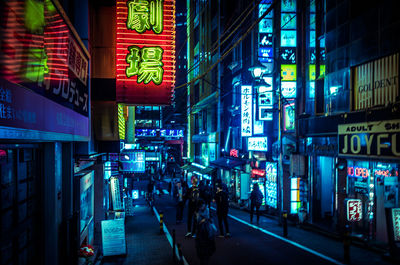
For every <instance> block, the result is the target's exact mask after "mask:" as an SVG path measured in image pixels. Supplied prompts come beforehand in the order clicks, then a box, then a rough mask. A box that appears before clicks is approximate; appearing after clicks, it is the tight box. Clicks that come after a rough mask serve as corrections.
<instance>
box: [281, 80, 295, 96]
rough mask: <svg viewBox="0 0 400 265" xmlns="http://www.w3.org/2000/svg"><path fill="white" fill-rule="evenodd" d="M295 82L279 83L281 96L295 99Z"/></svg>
mask: <svg viewBox="0 0 400 265" xmlns="http://www.w3.org/2000/svg"><path fill="white" fill-rule="evenodd" d="M296 87H297V85H296V82H281V94H282V97H284V98H295V97H296Z"/></svg>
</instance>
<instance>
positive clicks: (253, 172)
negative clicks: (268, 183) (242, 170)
mask: <svg viewBox="0 0 400 265" xmlns="http://www.w3.org/2000/svg"><path fill="white" fill-rule="evenodd" d="M251 177H253V178H254V177H265V170H264V169H258V168H253V169H252V170H251Z"/></svg>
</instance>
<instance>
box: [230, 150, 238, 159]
mask: <svg viewBox="0 0 400 265" xmlns="http://www.w3.org/2000/svg"><path fill="white" fill-rule="evenodd" d="M229 155H230V156H233V157H239V151H238V150H237V149H231V151H230V152H229Z"/></svg>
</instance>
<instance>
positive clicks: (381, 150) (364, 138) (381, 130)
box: [338, 120, 400, 158]
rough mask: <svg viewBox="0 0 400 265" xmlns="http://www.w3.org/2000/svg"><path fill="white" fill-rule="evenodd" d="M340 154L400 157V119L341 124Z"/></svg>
mask: <svg viewBox="0 0 400 265" xmlns="http://www.w3.org/2000/svg"><path fill="white" fill-rule="evenodd" d="M338 134H339V156H352V155H357V156H366V157H369V156H375V157H391V158H399V157H400V147H399V140H398V139H399V134H400V120H387V121H374V122H365V123H351V124H339V126H338Z"/></svg>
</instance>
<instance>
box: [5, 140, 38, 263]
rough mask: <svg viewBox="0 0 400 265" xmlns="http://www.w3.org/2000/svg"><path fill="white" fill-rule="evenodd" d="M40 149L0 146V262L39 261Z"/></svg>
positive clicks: (35, 147)
mask: <svg viewBox="0 0 400 265" xmlns="http://www.w3.org/2000/svg"><path fill="white" fill-rule="evenodd" d="M40 165H41V155H40V149H39V148H38V146H36V145H18V147H16V146H15V145H3V146H0V175H1V193H0V195H1V196H0V209H1V214H0V227H1V228H0V229H1V238H2V249H1V254H0V256H1V261H2V264H42V263H43V262H42V260H41V255H40V253H42V249H41V246H42V245H43V242H42V241H41V226H40V219H39V218H40V216H41V213H40V207H39V205H40V194H41V193H40V187H41V185H40V176H41V174H40V172H41V168H40Z"/></svg>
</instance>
